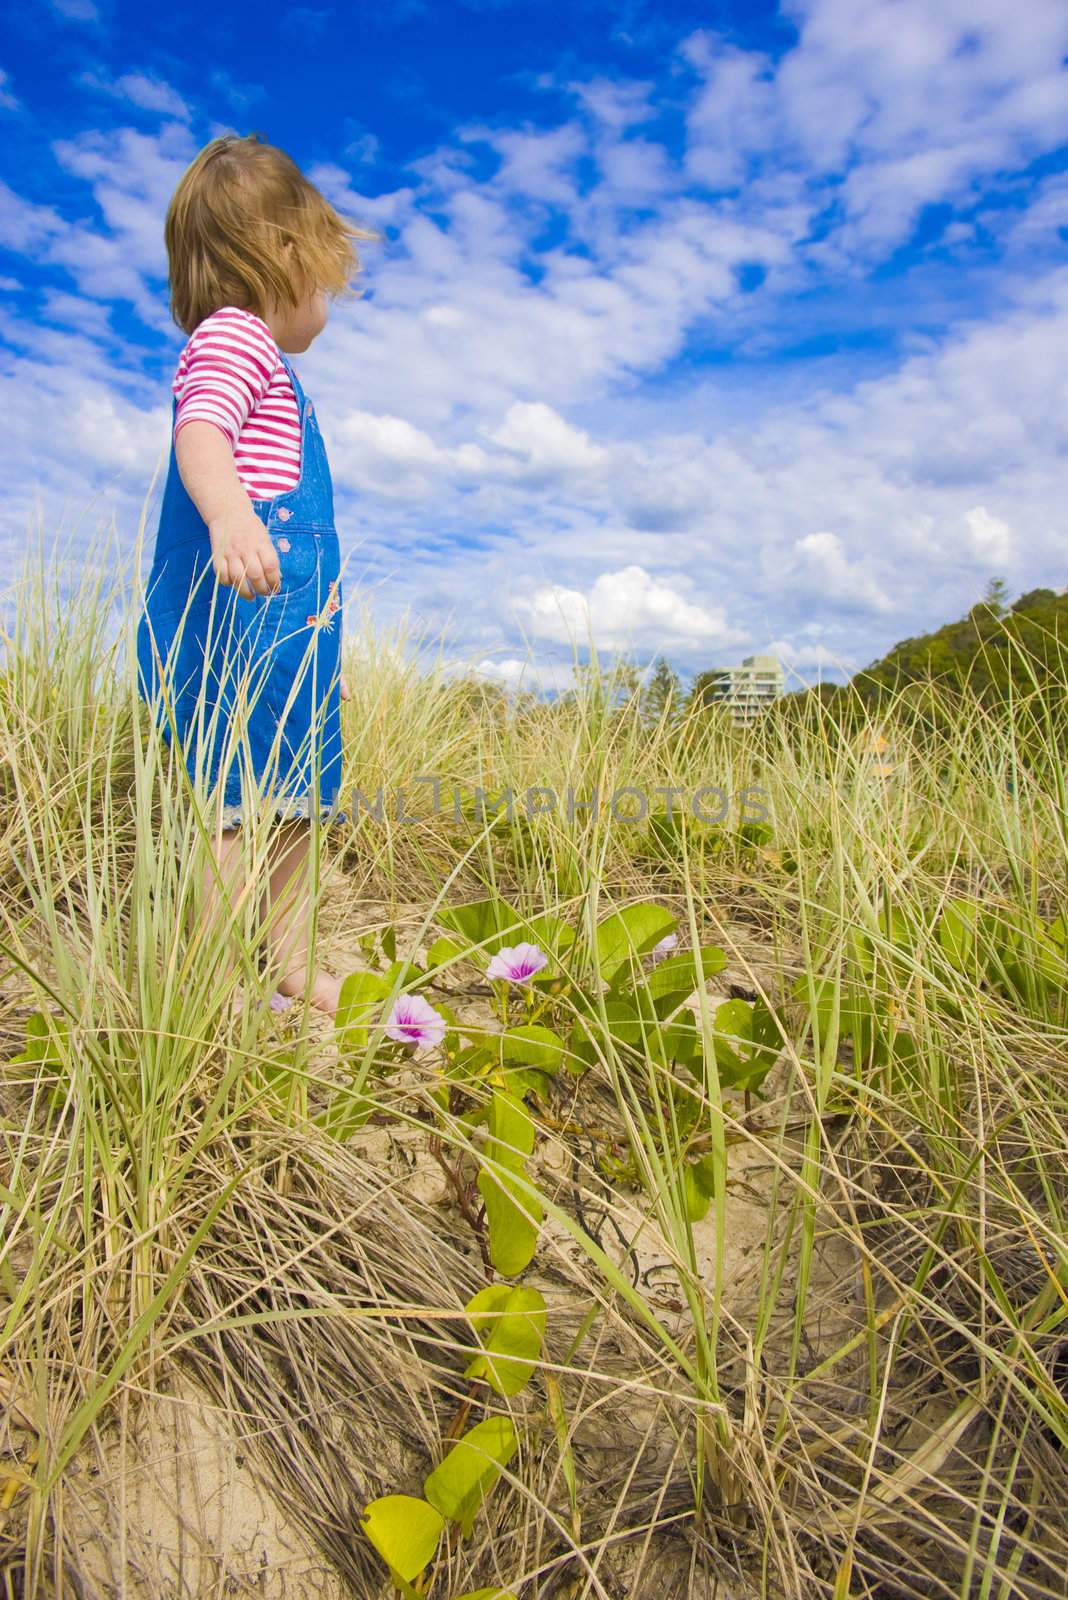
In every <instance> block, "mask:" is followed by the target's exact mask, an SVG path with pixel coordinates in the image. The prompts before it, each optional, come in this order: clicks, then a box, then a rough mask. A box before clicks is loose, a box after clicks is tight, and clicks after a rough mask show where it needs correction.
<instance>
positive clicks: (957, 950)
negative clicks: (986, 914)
mask: <svg viewBox="0 0 1068 1600" xmlns="http://www.w3.org/2000/svg"><path fill="white" fill-rule="evenodd" d="M979 916H980V909H979V906H978V904H977V903H976V901H974V900H948V901H947V902H946V904H945V906H944V907H943V908H942V914H941V916H940V917H939V919H938V942H939V944H940V945H941V946H942V949H943V950H944V951H945V953H946V956H947V957H948V958H949V960H950V961H951V962H952V964H953V965H954V966H955V967H956V969H957V971H958V972H964V973H966V974H967V975H968V976H969V977H971V978H973V979H974V980H975V981H978V979H979V978H980V976H981V962H980V961H979V956H978V946H977V940H976V933H977V930H978V927H979Z"/></svg>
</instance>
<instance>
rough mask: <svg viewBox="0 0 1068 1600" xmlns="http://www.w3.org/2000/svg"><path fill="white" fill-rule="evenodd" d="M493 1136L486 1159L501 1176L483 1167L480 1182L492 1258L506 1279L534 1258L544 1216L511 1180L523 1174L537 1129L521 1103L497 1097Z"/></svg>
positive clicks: (510, 1097)
mask: <svg viewBox="0 0 1068 1600" xmlns="http://www.w3.org/2000/svg"><path fill="white" fill-rule="evenodd" d="M489 1132H490V1137H489V1139H488V1140H487V1143H486V1158H487V1159H488V1160H489V1161H497V1162H500V1164H501V1165H502V1166H503V1167H504V1168H505V1171H504V1172H503V1173H500V1174H497V1173H494V1172H492V1171H491V1170H490V1169H489V1167H487V1166H483V1167H482V1169H481V1170H480V1172H479V1174H478V1179H477V1183H478V1192H479V1194H480V1195H481V1196H482V1199H483V1202H484V1203H485V1207H486V1221H487V1224H488V1226H489V1257H490V1260H491V1261H492V1262H493V1265H494V1266H495V1267H496V1269H497V1271H498V1272H499V1273H501V1274H502V1276H503V1277H506V1278H514V1277H515V1275H516V1273H519V1272H522V1271H523V1268H524V1267H526V1266H528V1265H529V1263H530V1261H531V1258H532V1257H533V1255H534V1251H535V1249H536V1247H537V1242H538V1226H539V1225H540V1223H541V1219H542V1217H543V1216H544V1208H543V1206H542V1204H541V1202H540V1200H538V1199H537V1198H536V1197H531V1196H530V1195H528V1194H526V1193H525V1192H524V1190H523V1187H522V1185H521V1184H519V1183H516V1182H515V1181H514V1179H512V1178H510V1177H509V1173H510V1172H515V1173H520V1172H522V1171H523V1164H524V1159H525V1157H526V1156H528V1155H529V1154H530V1152H531V1151H532V1150H533V1148H534V1124H533V1122H532V1121H531V1118H530V1116H529V1115H528V1113H527V1110H526V1107H525V1106H524V1105H523V1103H522V1101H521V1100H517V1099H516V1098H515V1097H514V1096H513V1095H509V1094H500V1093H497V1094H494V1096H493V1100H492V1102H491V1105H490V1114H489Z"/></svg>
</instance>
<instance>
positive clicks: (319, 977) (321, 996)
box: [278, 969, 341, 1017]
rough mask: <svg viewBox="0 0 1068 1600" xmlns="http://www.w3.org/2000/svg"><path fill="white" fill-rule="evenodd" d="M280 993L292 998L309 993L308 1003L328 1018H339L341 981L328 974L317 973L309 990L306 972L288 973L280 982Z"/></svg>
mask: <svg viewBox="0 0 1068 1600" xmlns="http://www.w3.org/2000/svg"><path fill="white" fill-rule="evenodd" d="M278 993H279V994H282V995H286V996H287V997H290V998H296V996H298V995H301V994H304V993H307V997H308V1002H309V1004H310V1005H313V1006H315V1008H316V1009H317V1010H318V1011H324V1012H325V1013H326V1015H327V1016H328V1017H336V1016H337V1008H338V1002H339V1000H340V998H341V980H340V978H332V977H331V976H330V974H329V973H328V972H317V973H316V974H315V975H314V977H313V978H312V981H311V987H310V988H309V989H308V990H305V988H304V971H303V969H301V971H299V972H290V973H287V974H286V976H285V977H284V978H280V979H279V981H278Z"/></svg>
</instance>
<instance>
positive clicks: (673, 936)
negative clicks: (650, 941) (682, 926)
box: [653, 933, 679, 961]
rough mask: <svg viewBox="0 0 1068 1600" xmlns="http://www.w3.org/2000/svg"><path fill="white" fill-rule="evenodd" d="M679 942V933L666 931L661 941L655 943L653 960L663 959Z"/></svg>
mask: <svg viewBox="0 0 1068 1600" xmlns="http://www.w3.org/2000/svg"><path fill="white" fill-rule="evenodd" d="M678 942H679V936H678V934H677V933H665V935H664V937H663V938H662V939H661V941H660V943H659V944H654V945H653V960H654V961H663V959H664V957H665V956H666V955H667V954H668V953H669V952H670V951H672V950H674V948H675V946H676V945H677V944H678Z"/></svg>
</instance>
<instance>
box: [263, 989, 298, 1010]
mask: <svg viewBox="0 0 1068 1600" xmlns="http://www.w3.org/2000/svg"><path fill="white" fill-rule="evenodd" d="M267 1003H268V1005H269V1006H270V1008H271V1010H272V1011H288V1010H289V1007H290V1006H291V1005H292V1003H293V1002H292V1000H291V999H290V997H289V995H287V994H279V992H278V990H277V989H276V990H275V991H274V994H272V996H271V998H270V1000H269V1001H268V1002H267Z"/></svg>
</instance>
